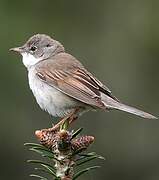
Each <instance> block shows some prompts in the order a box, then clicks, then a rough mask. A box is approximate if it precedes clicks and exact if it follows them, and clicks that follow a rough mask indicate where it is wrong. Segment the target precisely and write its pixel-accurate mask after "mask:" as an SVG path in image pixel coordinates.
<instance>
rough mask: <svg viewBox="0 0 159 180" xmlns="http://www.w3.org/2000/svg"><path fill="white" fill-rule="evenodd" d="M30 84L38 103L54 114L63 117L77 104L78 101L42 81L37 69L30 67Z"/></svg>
mask: <svg viewBox="0 0 159 180" xmlns="http://www.w3.org/2000/svg"><path fill="white" fill-rule="evenodd" d="M28 78H29V86H30V89H31V90H32V92H33V94H34V96H35V98H36V101H37V103H38V104H39V106H40V107H41V108H42V109H43V110H46V111H47V112H49V113H50V114H51V115H53V116H59V117H63V116H65V115H67V114H68V113H69V112H71V111H72V109H74V107H76V106H77V104H78V101H77V100H75V99H73V98H71V97H69V96H67V95H65V94H64V93H62V92H61V91H59V90H57V89H56V88H54V87H52V86H50V85H48V84H47V83H45V82H43V81H41V80H40V79H39V78H38V77H37V75H36V71H35V69H33V68H32V69H30V70H29V73H28Z"/></svg>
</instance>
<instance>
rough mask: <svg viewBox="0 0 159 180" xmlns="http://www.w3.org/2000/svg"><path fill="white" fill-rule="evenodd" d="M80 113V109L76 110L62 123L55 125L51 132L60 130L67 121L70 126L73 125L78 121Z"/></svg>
mask: <svg viewBox="0 0 159 180" xmlns="http://www.w3.org/2000/svg"><path fill="white" fill-rule="evenodd" d="M78 112H79V108H76V109H75V110H73V111H72V112H71V113H70V114H68V115H67V116H65V117H63V118H62V119H60V121H59V122H58V123H57V124H55V125H54V126H53V127H52V128H50V130H51V131H56V130H59V128H60V126H61V125H62V124H64V123H65V122H66V121H67V122H68V125H70V124H72V123H73V122H74V121H75V120H76V119H78V116H77V113H78Z"/></svg>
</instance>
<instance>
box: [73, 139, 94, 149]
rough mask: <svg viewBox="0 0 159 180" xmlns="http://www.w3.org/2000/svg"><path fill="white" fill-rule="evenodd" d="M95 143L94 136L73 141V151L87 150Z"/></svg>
mask: <svg viewBox="0 0 159 180" xmlns="http://www.w3.org/2000/svg"><path fill="white" fill-rule="evenodd" d="M93 142H94V137H93V136H81V137H79V138H76V139H75V140H72V142H71V144H72V149H73V151H78V150H84V149H87V148H88V146H89V145H90V144H92V143H93Z"/></svg>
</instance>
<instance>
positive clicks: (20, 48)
mask: <svg viewBox="0 0 159 180" xmlns="http://www.w3.org/2000/svg"><path fill="white" fill-rule="evenodd" d="M9 50H10V51H14V52H18V53H20V54H21V53H22V52H24V47H15V48H11V49H9Z"/></svg>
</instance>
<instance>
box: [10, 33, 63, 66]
mask: <svg viewBox="0 0 159 180" xmlns="http://www.w3.org/2000/svg"><path fill="white" fill-rule="evenodd" d="M11 50H12V51H16V52H18V53H20V54H21V55H22V56H23V63H24V65H25V66H26V67H30V66H32V65H34V64H36V63H37V62H39V61H41V60H45V59H48V58H50V57H52V56H54V55H56V54H57V53H60V52H64V51H65V50H64V47H63V46H62V44H61V43H60V42H58V41H56V40H54V39H52V38H51V37H49V36H47V35H45V34H36V35H34V36H32V37H31V38H29V40H28V41H27V42H26V43H25V44H24V45H23V46H21V47H17V48H12V49H11Z"/></svg>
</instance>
